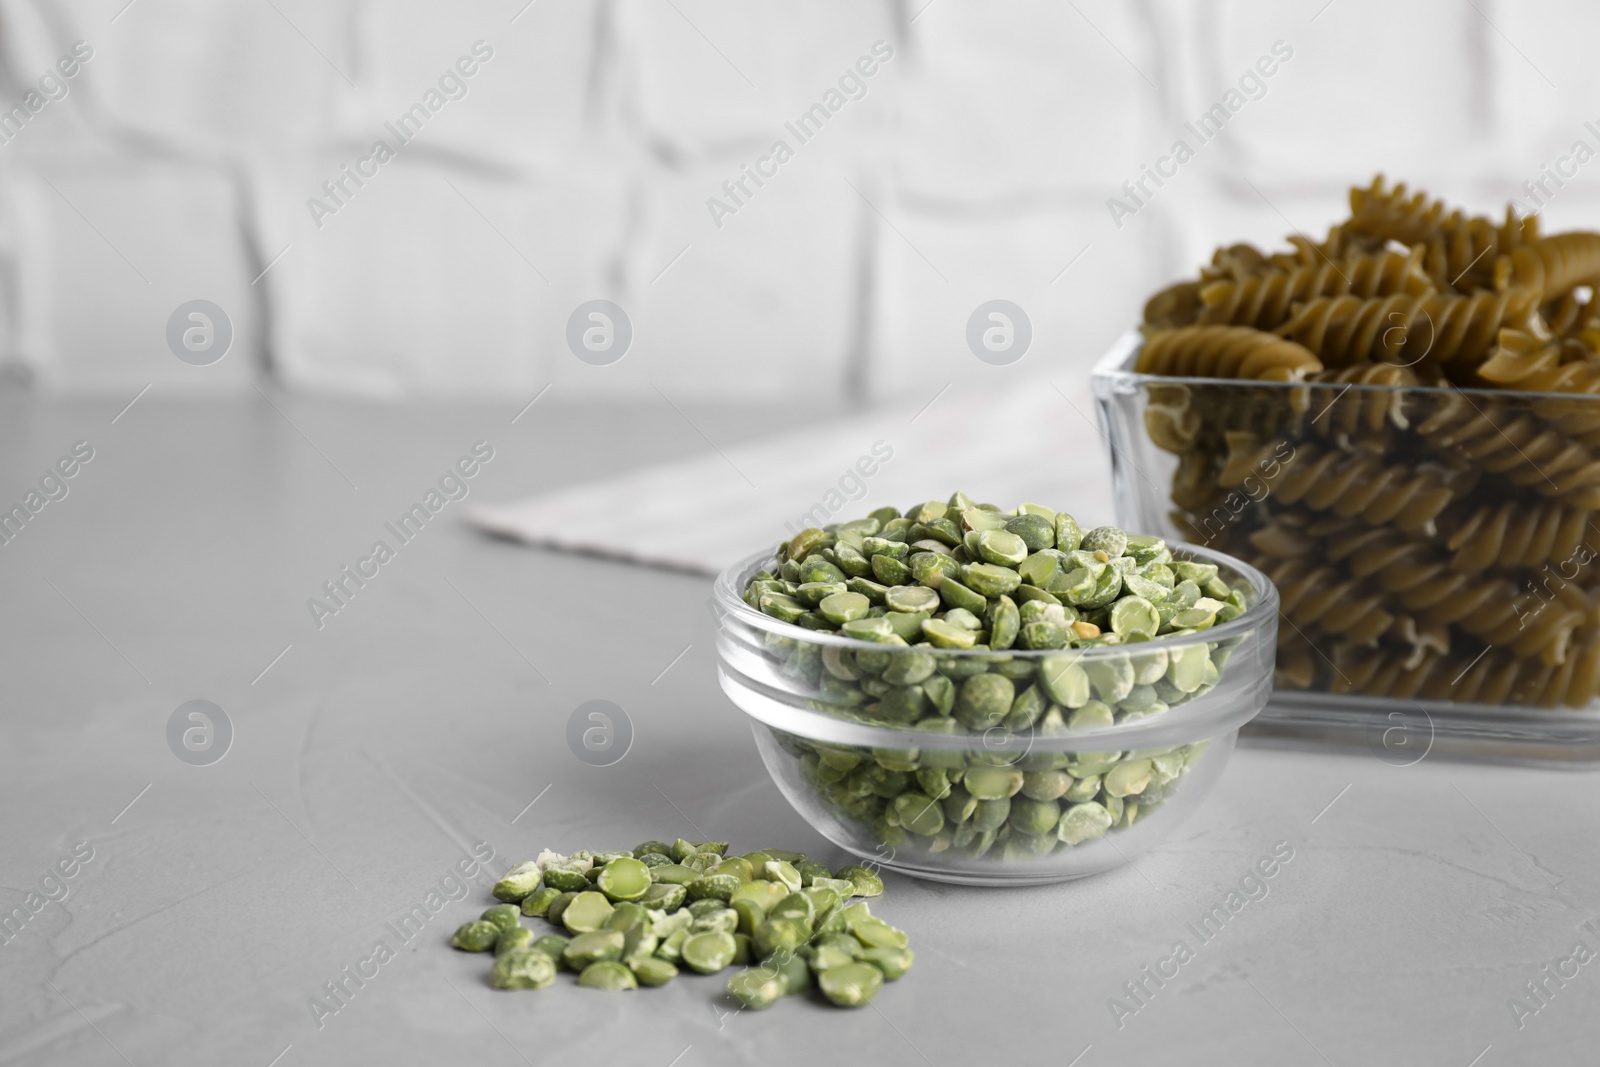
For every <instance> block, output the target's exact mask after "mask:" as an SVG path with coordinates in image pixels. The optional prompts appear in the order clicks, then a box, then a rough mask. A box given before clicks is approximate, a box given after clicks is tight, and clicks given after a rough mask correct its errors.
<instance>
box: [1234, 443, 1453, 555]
mask: <svg viewBox="0 0 1600 1067" xmlns="http://www.w3.org/2000/svg"><path fill="white" fill-rule="evenodd" d="M1227 438H1228V448H1229V452H1228V457H1227V459H1226V460H1225V461H1224V463H1223V466H1222V470H1221V472H1220V473H1219V474H1218V476H1217V484H1218V485H1220V486H1222V487H1223V488H1224V489H1231V488H1234V487H1236V486H1239V485H1242V484H1244V479H1245V478H1246V477H1249V476H1250V475H1251V474H1258V475H1259V476H1260V478H1261V479H1262V481H1264V482H1265V483H1266V484H1267V486H1268V488H1269V489H1270V490H1271V492H1272V495H1273V498H1274V499H1275V500H1277V501H1278V502H1280V503H1283V504H1288V505H1294V504H1299V503H1302V502H1303V503H1304V504H1305V506H1306V507H1309V508H1312V509H1314V510H1317V511H1331V512H1333V513H1334V514H1336V515H1341V516H1344V517H1345V518H1351V517H1354V516H1360V517H1361V518H1363V519H1365V520H1366V521H1367V522H1368V523H1371V524H1374V525H1383V524H1389V523H1393V524H1394V526H1395V527H1396V528H1397V529H1400V530H1404V531H1406V532H1407V533H1426V534H1429V535H1430V536H1431V535H1432V534H1433V533H1434V532H1435V526H1434V520H1435V519H1437V518H1438V517H1439V515H1440V513H1441V512H1443V511H1444V509H1445V508H1447V507H1449V506H1450V505H1451V503H1452V502H1454V501H1455V500H1458V499H1460V498H1461V497H1463V496H1465V495H1466V493H1467V492H1468V491H1469V490H1470V489H1471V488H1472V485H1473V484H1474V482H1475V481H1476V478H1475V476H1474V475H1473V474H1472V472H1471V471H1468V470H1460V469H1457V470H1451V469H1449V468H1445V467H1441V466H1439V465H1437V464H1424V465H1418V466H1414V467H1413V466H1410V465H1407V464H1398V463H1388V462H1385V461H1384V459H1383V457H1381V456H1378V455H1374V454H1372V453H1370V452H1369V453H1357V454H1347V453H1344V452H1340V451H1338V450H1336V449H1324V448H1321V447H1319V446H1318V445H1316V444H1313V443H1311V442H1301V443H1299V444H1297V445H1291V446H1289V458H1288V459H1286V460H1282V461H1280V462H1278V463H1276V464H1273V463H1272V462H1271V461H1272V459H1273V458H1274V457H1278V456H1281V455H1282V454H1283V449H1284V446H1285V445H1286V444H1288V443H1287V442H1284V441H1281V440H1280V441H1273V442H1267V443H1262V442H1261V441H1260V439H1259V438H1257V437H1256V436H1255V435H1254V434H1249V433H1240V432H1235V433H1230V434H1228V435H1227Z"/></svg>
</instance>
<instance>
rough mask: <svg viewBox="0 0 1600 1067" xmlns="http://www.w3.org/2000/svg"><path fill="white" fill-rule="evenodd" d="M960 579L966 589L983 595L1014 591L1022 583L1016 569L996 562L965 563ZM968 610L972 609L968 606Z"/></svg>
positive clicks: (988, 595)
mask: <svg viewBox="0 0 1600 1067" xmlns="http://www.w3.org/2000/svg"><path fill="white" fill-rule="evenodd" d="M1005 536H1009V535H1005ZM961 581H962V584H964V585H965V586H966V587H967V588H968V589H971V590H972V591H973V592H975V593H977V594H979V595H981V596H985V597H991V596H1002V595H1004V594H1006V593H1013V592H1015V591H1016V589H1017V586H1019V585H1021V584H1022V579H1021V578H1020V577H1018V576H1017V572H1016V571H1014V570H1012V569H1011V568H1010V567H1005V566H1001V565H1000V564H996V563H968V564H966V565H965V566H963V567H962V568H961ZM947 584H948V583H947ZM941 592H942V590H941ZM955 606H956V607H965V606H966V605H963V604H957V605H955ZM968 610H969V611H970V610H972V609H970V608H968Z"/></svg>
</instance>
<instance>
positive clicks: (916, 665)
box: [882, 613, 938, 686]
mask: <svg viewBox="0 0 1600 1067" xmlns="http://www.w3.org/2000/svg"><path fill="white" fill-rule="evenodd" d="M895 614H897V613H891V614H890V616H889V617H890V618H893V617H894V615H895ZM905 618H908V619H911V618H915V619H916V620H917V625H918V626H919V627H921V626H922V624H923V622H924V621H925V620H923V619H922V618H921V615H920V613H919V614H918V615H915V616H911V615H907V616H905ZM937 666H938V661H937V660H935V659H934V658H933V656H932V655H931V654H929V653H927V652H924V651H922V650H921V649H907V650H906V651H904V652H894V653H892V654H891V656H890V659H889V665H888V666H887V667H885V668H884V669H883V675H882V677H883V680H884V682H886V683H887V684H889V685H896V686H906V685H917V684H919V683H921V682H924V681H927V680H928V678H930V677H932V675H933V672H934V670H935V668H936V667H937Z"/></svg>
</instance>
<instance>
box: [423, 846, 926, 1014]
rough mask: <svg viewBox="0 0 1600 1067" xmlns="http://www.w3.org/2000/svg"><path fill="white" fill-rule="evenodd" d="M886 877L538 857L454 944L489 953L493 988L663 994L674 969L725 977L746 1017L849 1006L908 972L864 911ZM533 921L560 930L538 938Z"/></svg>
mask: <svg viewBox="0 0 1600 1067" xmlns="http://www.w3.org/2000/svg"><path fill="white" fill-rule="evenodd" d="M882 894H883V880H882V879H881V878H879V877H878V875H877V874H876V873H875V872H873V871H872V870H870V869H868V868H866V867H862V866H859V865H856V864H851V865H849V866H845V867H841V868H839V870H837V871H832V870H829V869H828V868H827V867H825V866H824V865H822V864H820V863H815V862H813V861H811V860H808V859H806V857H805V855H804V854H803V853H800V852H786V851H781V850H779V849H765V850H762V851H758V852H747V853H745V854H744V855H743V856H730V855H728V845H727V843H726V842H722V841H706V842H702V843H700V844H694V843H693V842H689V841H685V840H683V839H681V838H680V839H678V840H677V841H675V842H673V843H672V844H670V845H669V844H667V843H666V842H665V841H646V842H645V843H644V844H642V845H640V846H639V847H638V848H636V849H634V850H633V851H632V852H574V853H573V854H572V855H570V856H562V855H559V854H557V853H554V852H543V853H541V854H540V855H539V858H538V859H535V860H529V861H528V862H526V863H519V864H517V865H516V866H515V867H513V868H511V869H510V870H509V871H507V872H506V874H505V877H504V878H502V879H500V881H499V882H497V883H495V886H494V895H495V898H496V899H497V900H501V901H504V903H502V904H496V905H494V906H493V907H491V908H489V909H488V910H487V911H485V912H484V913H483V916H482V918H480V919H476V920H474V921H472V922H469V923H465V924H463V925H462V926H461V927H460V928H459V929H458V930H456V932H455V935H454V937H452V938H451V942H450V943H451V944H452V945H453V946H455V947H456V948H458V949H461V950H463V951H466V952H493V953H494V955H495V961H494V966H493V968H492V969H491V970H490V972H489V983H490V984H491V985H492V986H494V987H495V988H496V989H544V988H545V987H547V986H550V985H553V984H554V983H555V980H556V972H557V971H558V970H561V969H563V968H564V969H566V970H569V971H575V972H577V975H578V984H579V985H580V986H586V987H588V988H590V989H604V990H609V991H612V992H617V991H621V990H628V989H637V988H638V987H639V986H641V985H647V986H659V985H665V984H666V983H667V982H670V981H671V980H672V979H673V978H675V977H677V975H678V971H679V966H680V965H682V966H685V967H688V968H689V969H690V970H692V971H696V972H698V973H700V974H715V973H717V972H718V971H721V970H723V969H725V968H727V967H729V966H731V965H733V964H755V966H751V967H749V968H748V969H746V970H744V971H741V972H739V973H738V974H736V975H734V976H733V977H732V978H730V979H728V993H729V994H730V995H732V996H733V997H734V998H735V999H737V1000H738V1001H739V1002H740V1003H741V1004H743V1005H744V1006H745V1007H747V1008H765V1007H767V1006H768V1005H770V1004H772V1003H773V1002H775V1001H777V1000H778V999H779V998H780V997H784V996H792V995H794V994H797V993H804V992H806V991H808V990H810V989H812V988H816V989H818V990H819V991H820V992H821V993H822V996H823V997H824V998H825V999H827V1000H828V1001H829V1003H832V1004H836V1005H838V1006H840V1007H846V1008H853V1007H859V1006H860V1005H862V1004H866V1003H867V1002H868V1001H870V1000H872V998H873V997H874V996H876V995H877V992H878V989H879V988H880V987H881V986H882V985H883V983H884V980H885V979H895V978H899V977H900V976H901V975H903V974H905V973H906V972H907V971H908V970H910V969H911V962H912V953H911V950H910V949H908V948H907V947H906V935H905V932H904V931H902V930H897V929H895V928H894V927H892V926H890V925H889V924H888V923H886V922H884V921H883V920H882V919H879V918H876V917H874V916H873V915H872V914H871V912H870V910H869V909H868V906H867V902H866V901H865V900H858V901H855V902H854V903H851V898H852V897H876V896H881V895H882ZM523 915H532V916H536V917H540V918H544V919H546V920H548V921H549V922H550V923H552V924H553V925H555V926H557V927H559V928H561V929H564V930H566V932H567V936H563V935H561V934H546V935H545V936H543V937H539V936H537V934H536V933H535V932H534V931H533V930H530V929H529V928H528V927H526V926H523V925H522V920H521V916H523Z"/></svg>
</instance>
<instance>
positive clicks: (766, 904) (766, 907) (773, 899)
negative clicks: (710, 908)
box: [728, 860, 789, 913]
mask: <svg viewBox="0 0 1600 1067" xmlns="http://www.w3.org/2000/svg"><path fill="white" fill-rule="evenodd" d="M766 862H768V863H770V862H772V861H771V860H768V861H766ZM788 895H789V887H788V886H786V885H784V884H782V883H781V882H769V881H766V880H765V879H757V880H755V881H753V882H750V883H748V884H746V885H742V886H740V887H739V888H738V889H736V890H734V894H733V896H732V897H730V898H729V900H728V903H729V905H730V906H732V905H733V904H734V903H736V902H738V901H740V900H748V901H750V902H751V903H753V904H756V905H758V906H759V907H760V908H761V910H762V912H763V913H765V912H768V911H771V910H772V906H773V905H774V904H776V903H777V902H778V901H780V900H782V899H783V898H784V897H786V896H788Z"/></svg>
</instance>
